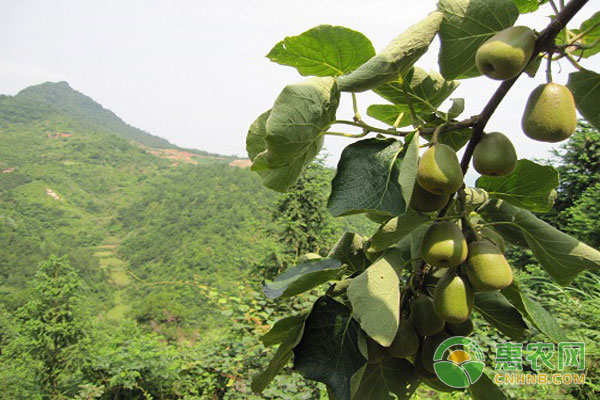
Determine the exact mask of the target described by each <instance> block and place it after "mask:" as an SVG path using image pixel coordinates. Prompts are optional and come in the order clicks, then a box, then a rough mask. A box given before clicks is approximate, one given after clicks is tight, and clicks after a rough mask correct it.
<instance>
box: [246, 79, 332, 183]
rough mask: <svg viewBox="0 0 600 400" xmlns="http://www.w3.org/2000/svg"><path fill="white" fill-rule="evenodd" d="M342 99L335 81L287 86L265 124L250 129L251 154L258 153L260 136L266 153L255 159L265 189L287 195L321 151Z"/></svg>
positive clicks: (260, 120) (315, 80) (307, 81)
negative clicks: (284, 192) (325, 135)
mask: <svg viewBox="0 0 600 400" xmlns="http://www.w3.org/2000/svg"><path fill="white" fill-rule="evenodd" d="M339 98H340V92H339V90H338V88H337V84H336V81H335V79H334V78H329V77H327V78H309V79H307V80H305V81H303V82H300V83H295V84H292V85H288V86H286V87H285V88H284V89H283V91H282V92H281V94H280V95H279V96H278V97H277V99H276V100H275V104H274V105H273V108H272V109H271V113H270V114H269V116H268V118H267V119H266V121H264V118H263V119H261V118H260V117H259V120H257V121H255V124H256V126H255V127H254V128H253V127H251V132H253V133H252V135H251V137H252V139H251V143H252V146H251V149H252V152H253V153H254V152H255V151H257V150H258V149H259V148H258V145H256V144H255V143H257V142H258V137H260V136H261V135H262V137H263V138H264V143H265V150H264V151H263V152H261V153H259V154H258V155H256V157H255V158H254V160H253V164H252V170H254V171H257V172H259V173H261V172H262V173H261V175H262V176H263V183H264V184H265V185H266V186H268V187H270V188H272V189H274V190H278V191H285V190H287V189H288V188H289V187H291V186H293V185H294V184H295V183H296V181H297V179H298V177H299V176H300V174H301V173H302V171H303V170H304V168H305V167H306V165H307V164H308V163H310V162H311V161H312V160H313V159H314V157H316V155H317V154H318V153H319V151H320V150H321V147H322V146H323V134H324V132H325V131H326V130H327V129H328V128H329V126H330V124H331V123H332V122H333V121H334V120H335V112H336V110H337V107H338V104H339ZM263 115H264V114H263ZM263 123H264V125H263ZM255 124H253V125H255ZM263 130H264V132H263ZM267 171H268V172H267Z"/></svg>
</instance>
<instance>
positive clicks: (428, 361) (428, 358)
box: [421, 331, 450, 373]
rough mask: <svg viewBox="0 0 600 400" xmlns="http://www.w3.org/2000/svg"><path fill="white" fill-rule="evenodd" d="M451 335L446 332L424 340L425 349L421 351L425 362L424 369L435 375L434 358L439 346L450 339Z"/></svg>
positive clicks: (422, 359)
mask: <svg viewBox="0 0 600 400" xmlns="http://www.w3.org/2000/svg"><path fill="white" fill-rule="evenodd" d="M449 337H450V335H448V334H447V333H446V332H443V331H442V332H438V333H436V334H435V335H432V336H427V337H425V339H423V347H422V349H421V361H422V362H423V367H424V368H425V369H426V370H427V371H429V372H432V373H435V369H434V368H433V356H434V354H435V351H436V350H437V348H438V346H439V345H440V344H441V343H442V342H443V341H444V340H446V339H448V338H449Z"/></svg>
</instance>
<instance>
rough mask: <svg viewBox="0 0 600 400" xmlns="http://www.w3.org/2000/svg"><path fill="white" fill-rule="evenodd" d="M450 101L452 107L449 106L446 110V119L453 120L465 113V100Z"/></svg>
mask: <svg viewBox="0 0 600 400" xmlns="http://www.w3.org/2000/svg"><path fill="white" fill-rule="evenodd" d="M450 101H451V102H452V105H451V106H450V109H449V110H448V118H450V119H454V118H456V117H458V116H459V115H460V114H462V113H463V111H465V99H463V98H456V99H450Z"/></svg>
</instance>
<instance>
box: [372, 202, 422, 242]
mask: <svg viewBox="0 0 600 400" xmlns="http://www.w3.org/2000/svg"><path fill="white" fill-rule="evenodd" d="M430 219H431V217H429V216H428V215H426V214H421V213H418V212H416V211H413V210H410V209H409V210H408V211H407V212H406V213H404V214H402V215H400V216H398V217H394V218H392V219H390V220H389V221H388V222H386V223H385V224H383V225H382V226H380V227H379V230H378V231H377V232H376V233H375V234H374V235H373V237H372V238H371V244H370V246H369V251H372V252H375V253H378V252H380V251H383V250H385V249H387V248H388V247H390V246H392V245H394V244H396V243H397V242H398V241H400V240H401V239H402V238H403V237H405V236H406V235H408V234H409V233H411V232H412V231H413V230H414V229H415V228H417V227H418V226H420V225H423V224H424V223H426V222H427V221H429V220H430Z"/></svg>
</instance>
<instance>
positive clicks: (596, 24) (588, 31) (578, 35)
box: [569, 21, 600, 45]
mask: <svg viewBox="0 0 600 400" xmlns="http://www.w3.org/2000/svg"><path fill="white" fill-rule="evenodd" d="M599 26H600V21H598V22H596V23H595V24H594V25H592V26H590V27H589V28H587V29H586V30H585V31H583V32H579V33H578V34H577V35H575V36H574V37H573V38H571V40H570V41H569V45H572V44H574V43H575V42H577V41H578V40H579V39H581V38H583V37H584V36H585V35H587V34H588V33H590V32H592V31H593V30H595V29H596V28H598V27H599Z"/></svg>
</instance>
